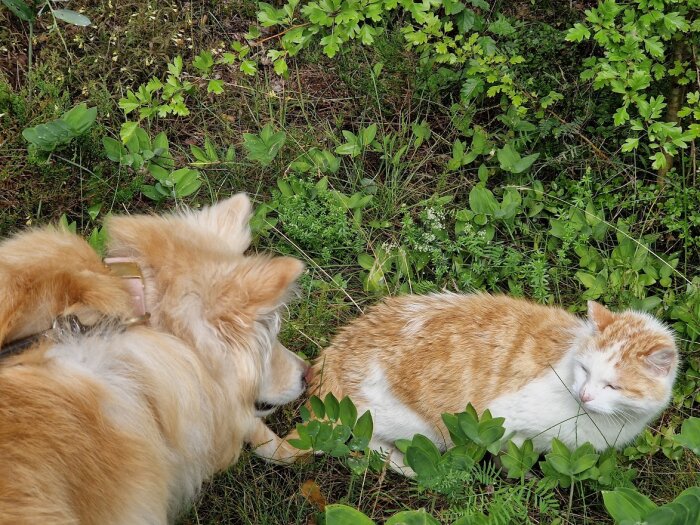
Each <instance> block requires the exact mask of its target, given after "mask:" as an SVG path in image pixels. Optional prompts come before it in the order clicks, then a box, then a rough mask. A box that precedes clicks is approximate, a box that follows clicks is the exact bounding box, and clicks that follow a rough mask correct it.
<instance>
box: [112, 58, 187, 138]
mask: <svg viewBox="0 0 700 525" xmlns="http://www.w3.org/2000/svg"><path fill="white" fill-rule="evenodd" d="M183 66H184V64H183V61H182V57H181V56H179V55H178V56H176V57H175V58H174V59H173V61H172V62H170V63H169V64H168V76H167V78H166V80H165V82H162V81H161V80H160V79H158V78H157V77H152V78H151V79H150V80H149V81H148V82H147V83H146V84H142V85H141V86H139V88H138V90H136V91H132V90H128V91H127V92H126V96H125V97H123V98H121V99H119V107H120V108H121V109H122V110H123V111H124V115H129V114H130V113H132V112H133V111H137V110H138V114H139V120H142V119H148V118H151V117H153V116H155V115H158V116H159V117H165V116H168V115H179V116H187V115H189V114H190V110H189V109H188V108H187V105H186V104H185V97H186V96H187V95H189V94H192V93H193V92H194V89H195V86H194V84H192V82H190V81H189V80H184V79H183ZM135 125H137V123H134V122H127V123H125V126H132V127H133V126H135Z"/></svg>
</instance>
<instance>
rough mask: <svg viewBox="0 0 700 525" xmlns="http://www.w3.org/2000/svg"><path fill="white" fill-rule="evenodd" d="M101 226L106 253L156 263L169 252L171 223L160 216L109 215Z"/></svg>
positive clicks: (170, 247) (170, 246) (170, 249)
mask: <svg viewBox="0 0 700 525" xmlns="http://www.w3.org/2000/svg"><path fill="white" fill-rule="evenodd" d="M105 228H106V230H107V252H108V254H109V255H110V256H120V257H139V258H143V259H145V260H148V262H149V263H150V264H154V265H160V263H162V260H165V258H167V257H170V255H171V252H172V251H173V250H172V244H173V242H172V235H171V234H170V231H169V230H170V229H171V228H172V223H170V222H169V221H168V220H167V219H165V218H164V217H155V216H149V215H110V216H108V217H107V218H106V219H105ZM161 259H162V260H161Z"/></svg>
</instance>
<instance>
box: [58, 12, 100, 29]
mask: <svg viewBox="0 0 700 525" xmlns="http://www.w3.org/2000/svg"><path fill="white" fill-rule="evenodd" d="M51 12H52V13H53V16H55V17H56V18H58V19H59V20H63V21H64V22H68V23H69V24H73V25H75V26H81V27H86V26H89V25H90V24H91V22H90V19H89V18H88V17H87V16H85V15H81V14H80V13H76V12H75V11H72V10H70V9H54V10H52V11H51Z"/></svg>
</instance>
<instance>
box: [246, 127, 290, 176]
mask: <svg viewBox="0 0 700 525" xmlns="http://www.w3.org/2000/svg"><path fill="white" fill-rule="evenodd" d="M286 139H287V134H286V133H285V132H284V131H275V129H274V127H273V126H272V124H271V123H269V122H268V123H267V124H265V125H264V126H263V128H262V130H261V131H260V133H259V134H257V135H256V134H253V133H244V134H243V146H244V147H245V149H246V150H247V152H248V158H249V159H250V160H253V161H255V162H258V163H260V164H261V165H262V166H269V165H270V164H271V163H272V161H273V160H275V157H277V154H278V153H279V151H280V150H281V149H282V146H284V142H285V141H286Z"/></svg>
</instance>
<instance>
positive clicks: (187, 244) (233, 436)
mask: <svg viewBox="0 0 700 525" xmlns="http://www.w3.org/2000/svg"><path fill="white" fill-rule="evenodd" d="M249 217H250V203H249V201H248V199H247V197H245V196H244V195H237V196H235V197H232V198H230V199H228V200H227V201H224V202H221V203H219V204H217V205H215V206H212V207H210V208H205V209H203V210H201V211H198V212H187V213H183V214H175V215H168V216H164V217H155V216H131V217H114V218H112V219H111V220H110V221H109V224H108V229H109V235H110V241H109V252H110V255H113V256H120V257H128V258H130V259H129V260H130V261H131V263H132V264H133V263H136V264H138V267H139V268H140V271H141V273H142V275H143V286H144V290H145V304H146V305H147V307H148V309H149V311H150V314H151V317H150V321H149V322H148V323H147V324H143V323H142V324H139V323H135V322H134V321H133V319H132V318H133V316H134V311H135V307H134V298H133V297H132V295H133V291H132V290H131V289H130V288H129V286H128V285H127V282H126V281H127V280H126V279H124V278H123V277H120V276H119V275H117V274H115V272H114V271H113V269H110V268H109V267H108V266H106V265H105V264H104V263H103V262H102V261H101V260H100V258H99V257H98V256H97V255H96V253H95V252H94V251H93V250H92V249H91V248H90V247H89V246H88V245H87V244H86V243H85V241H83V240H82V239H81V238H79V237H78V236H75V235H72V234H69V233H66V232H63V231H59V230H57V229H53V228H46V229H40V230H34V231H29V232H27V233H22V234H19V235H18V236H16V237H14V238H12V239H9V240H7V241H5V242H4V243H2V244H0V298H1V301H0V344H2V345H3V347H4V350H5V351H4V352H2V357H0V473H2V474H1V475H0V521H1V522H3V523H13V524H20V523H100V524H115V523H124V524H142V523H143V524H146V523H148V524H152V523H165V522H168V521H172V520H173V518H174V517H175V516H176V515H177V513H178V511H179V510H181V509H182V506H183V505H185V504H187V502H188V501H189V500H190V499H191V498H192V497H193V496H194V495H195V493H196V492H197V490H198V489H199V487H200V485H201V483H202V481H203V480H205V479H206V478H207V477H209V476H211V475H212V474H213V473H215V472H216V471H218V470H221V469H224V468H226V467H228V466H229V465H230V464H231V463H232V462H234V461H236V459H237V458H238V456H239V454H240V452H241V449H242V447H243V444H244V443H245V442H248V443H251V444H252V445H253V446H257V447H258V448H257V449H256V451H257V452H258V453H259V454H260V455H262V456H265V457H267V458H269V459H272V460H275V459H277V457H278V452H280V451H281V450H283V449H284V448H285V447H288V445H286V444H284V443H282V442H281V440H280V439H279V438H278V437H277V436H275V435H274V434H273V433H272V432H271V431H270V430H269V429H268V428H267V427H266V426H265V425H264V423H263V422H262V419H261V417H263V416H265V415H267V413H269V412H270V411H271V410H273V409H274V407H275V406H277V405H281V404H284V403H287V402H289V401H291V400H293V399H294V398H296V397H297V396H298V395H299V394H301V393H302V392H303V390H304V387H305V381H304V375H305V373H306V372H307V369H308V367H307V365H306V364H305V363H304V362H303V361H302V360H301V359H299V358H298V357H296V356H295V355H294V354H292V353H291V352H289V351H288V350H287V349H285V348H284V347H283V346H282V345H281V344H280V343H279V342H278V341H277V339H276V336H277V332H278V329H279V324H280V314H279V310H280V307H281V306H282V305H283V304H284V301H285V299H286V297H287V296H288V295H289V289H290V287H291V286H292V285H293V283H294V281H295V280H296V278H297V277H298V276H299V274H300V273H301V272H302V269H303V266H302V264H301V263H300V262H299V261H297V260H295V259H292V258H288V257H278V258H270V257H264V256H258V255H255V256H245V255H244V254H243V252H244V251H245V250H246V248H247V247H248V245H249V242H250V231H249V227H248V220H249ZM132 277H133V276H132ZM137 299H138V298H137ZM52 325H54V326H55V328H54V329H53V330H51V329H50V327H51V326H52ZM76 327H77V328H76ZM32 334H40V335H38V336H36V335H34V336H33V335H32ZM8 344H9V346H8ZM13 345H14V346H13ZM23 346H24V347H26V348H22V347H23ZM278 447H281V448H280V450H278ZM290 454H291V452H290V451H287V452H285V453H283V454H281V456H283V457H284V456H288V455H290Z"/></svg>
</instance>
